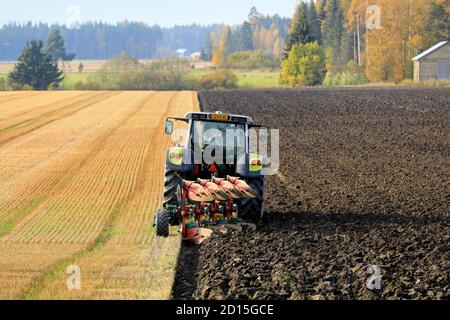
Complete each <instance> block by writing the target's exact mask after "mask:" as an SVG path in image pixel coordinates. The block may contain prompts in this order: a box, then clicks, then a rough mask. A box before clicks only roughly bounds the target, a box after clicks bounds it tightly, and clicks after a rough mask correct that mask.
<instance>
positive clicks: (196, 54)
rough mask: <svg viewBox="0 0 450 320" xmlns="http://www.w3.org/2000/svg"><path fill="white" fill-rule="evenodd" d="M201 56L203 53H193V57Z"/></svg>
mask: <svg viewBox="0 0 450 320" xmlns="http://www.w3.org/2000/svg"><path fill="white" fill-rule="evenodd" d="M201 55H202V53H201V52H194V53H191V57H195V56H201Z"/></svg>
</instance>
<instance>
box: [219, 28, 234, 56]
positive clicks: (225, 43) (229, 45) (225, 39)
mask: <svg viewBox="0 0 450 320" xmlns="http://www.w3.org/2000/svg"><path fill="white" fill-rule="evenodd" d="M232 37H233V35H232V34H231V27H230V26H225V27H223V29H222V34H221V35H220V46H221V49H222V51H223V54H224V55H225V56H227V55H229V54H231V53H233V38H232Z"/></svg>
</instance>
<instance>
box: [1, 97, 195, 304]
mask: <svg viewBox="0 0 450 320" xmlns="http://www.w3.org/2000/svg"><path fill="white" fill-rule="evenodd" d="M197 109H198V105H197V99H196V94H195V93H193V92H177V93H175V92H114V93H112V92H43V93H37V92H20V93H19V92H6V93H1V94H0V299H18V298H22V299H61V298H63V299H154V298H168V297H169V296H170V290H171V284H172V279H173V269H174V267H175V264H176V256H177V254H178V248H179V238H178V236H177V235H176V233H174V236H172V237H170V238H168V239H157V238H156V237H155V235H154V233H153V229H152V228H151V218H152V215H153V213H154V212H155V210H156V208H157V207H158V206H159V204H160V196H161V173H162V172H163V166H164V161H163V159H164V152H165V148H166V145H167V144H168V143H169V141H168V138H167V137H166V136H165V135H164V133H163V125H164V118H165V116H168V115H175V116H182V115H184V113H186V112H188V111H190V110H197ZM69 265H78V266H79V267H80V268H81V281H82V284H81V286H82V288H81V290H72V291H71V290H68V289H67V286H66V278H67V275H66V269H67V267H68V266H69Z"/></svg>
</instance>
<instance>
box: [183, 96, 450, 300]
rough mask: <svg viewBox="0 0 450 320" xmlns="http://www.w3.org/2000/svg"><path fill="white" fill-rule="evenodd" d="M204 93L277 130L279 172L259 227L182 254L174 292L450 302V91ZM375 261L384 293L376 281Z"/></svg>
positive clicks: (214, 104) (208, 101)
mask: <svg viewBox="0 0 450 320" xmlns="http://www.w3.org/2000/svg"><path fill="white" fill-rule="evenodd" d="M200 100H201V101H202V105H203V107H204V108H205V109H206V111H216V110H221V111H223V112H229V113H237V114H242V113H243V114H246V115H249V116H252V117H253V118H254V119H255V120H256V122H257V123H262V124H265V125H268V126H269V127H272V128H276V129H280V138H281V141H280V165H281V168H280V169H281V170H280V173H279V174H278V176H275V177H268V178H267V179H266V182H267V183H266V192H265V212H266V216H265V219H264V220H265V224H263V225H261V226H259V227H258V229H257V231H256V232H253V233H246V234H244V233H240V234H228V235H225V236H223V235H217V234H214V235H213V236H212V237H211V238H209V239H208V240H207V241H205V242H204V243H203V244H202V245H201V246H200V247H198V248H195V252H194V253H192V250H191V251H190V253H189V251H187V250H185V251H182V254H181V255H180V260H179V265H178V267H177V270H178V272H177V279H178V280H179V281H178V282H177V280H176V281H175V284H176V285H177V286H175V290H174V298H176V299H190V298H195V299H311V300H319V299H320V300H323V299H330V300H331V299H450V274H449V273H448V270H450V250H449V247H448V243H449V241H450V234H449V230H450V216H449V211H448V208H449V204H450V197H449V195H448V190H449V186H450V185H449V180H448V159H449V157H450V144H449V141H450V130H449V128H450V122H449V119H450V114H449V111H450V109H449V108H448V101H450V91H449V90H448V89H433V88H429V89H400V88H395V89H394V88H363V89H358V88H346V89H329V90H324V89H302V90H235V91H225V92H212V91H206V92H202V93H200ZM217 248H220V250H218V249H217ZM184 249H185V248H183V250H184ZM183 252H185V253H183ZM183 257H184V258H183ZM371 265H376V266H378V267H379V268H380V271H381V277H382V278H381V280H382V282H381V283H382V286H381V288H380V289H379V290H369V289H368V288H367V280H368V279H369V276H370V275H369V274H368V273H367V270H368V267H369V266H371ZM189 266H194V270H191V271H190V275H186V276H183V273H184V274H186V273H185V270H186V269H187V268H189ZM218 270H220V271H219V272H218Z"/></svg>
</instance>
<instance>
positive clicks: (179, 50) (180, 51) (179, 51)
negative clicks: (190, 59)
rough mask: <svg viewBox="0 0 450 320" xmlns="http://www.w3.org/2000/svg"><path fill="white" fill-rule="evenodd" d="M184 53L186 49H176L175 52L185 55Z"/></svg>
mask: <svg viewBox="0 0 450 320" xmlns="http://www.w3.org/2000/svg"><path fill="white" fill-rule="evenodd" d="M186 51H188V49H178V50H177V51H176V52H177V53H186Z"/></svg>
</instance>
